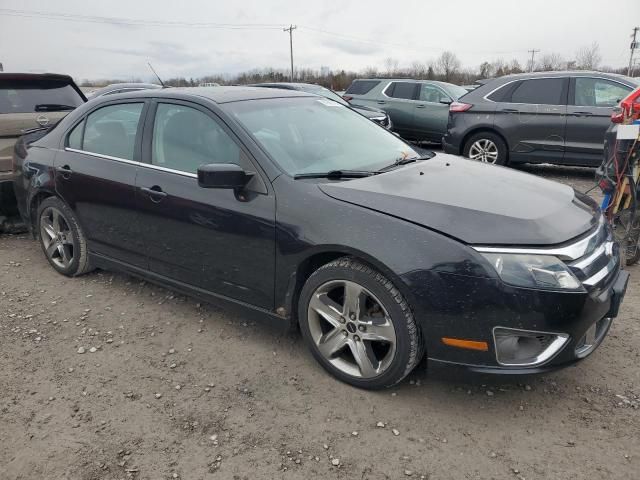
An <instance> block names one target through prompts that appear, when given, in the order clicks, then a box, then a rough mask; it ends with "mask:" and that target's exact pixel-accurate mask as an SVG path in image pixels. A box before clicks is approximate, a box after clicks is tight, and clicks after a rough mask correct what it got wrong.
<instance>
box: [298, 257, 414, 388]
mask: <svg viewBox="0 0 640 480" xmlns="http://www.w3.org/2000/svg"><path fill="white" fill-rule="evenodd" d="M298 318H299V321H300V330H301V331H302V336H303V338H304V340H305V343H306V344H307V346H308V347H309V349H310V350H311V353H312V354H313V356H314V357H315V359H316V360H317V361H318V362H319V363H320V365H322V366H323V367H324V368H325V369H326V370H327V371H328V372H329V373H331V374H332V375H333V376H335V377H336V378H338V379H339V380H342V381H343V382H346V383H348V384H350V385H353V386H356V387H360V388H366V389H380V388H385V387H391V386H392V385H395V384H396V383H398V382H400V381H401V380H402V379H403V378H405V377H406V376H407V375H408V374H409V373H410V372H411V371H412V370H413V368H414V367H415V366H416V365H417V364H418V362H419V361H420V360H421V358H422V338H421V334H420V331H419V329H418V326H417V324H416V322H415V319H414V318H413V313H412V312H411V309H410V308H409V305H408V303H407V301H406V300H405V298H404V297H403V296H402V294H401V293H400V291H399V290H398V289H397V288H396V287H395V286H394V285H393V283H392V282H391V281H390V280H389V279H388V278H386V277H385V276H384V275H382V274H381V273H380V272H378V271H376V270H374V269H372V268H371V267H369V266H367V265H365V264H363V263H360V262H358V261H357V260H355V259H352V258H349V257H344V258H340V259H338V260H335V261H333V262H331V263H328V264H326V265H324V266H323V267H321V268H319V269H318V270H316V271H315V272H314V273H313V274H312V275H311V276H310V277H309V278H308V279H307V281H306V283H305V285H304V287H303V288H302V291H301V293H300V300H299V302H298Z"/></svg>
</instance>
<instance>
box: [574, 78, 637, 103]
mask: <svg viewBox="0 0 640 480" xmlns="http://www.w3.org/2000/svg"><path fill="white" fill-rule="evenodd" d="M631 90H632V89H631V88H630V87H627V86H626V85H622V84H620V83H617V82H612V81H610V80H605V79H603V78H589V77H576V79H575V93H574V102H573V104H574V105H577V106H581V107H615V106H616V105H617V104H618V103H620V100H622V99H623V98H624V97H626V96H627V95H628V94H629V92H631Z"/></svg>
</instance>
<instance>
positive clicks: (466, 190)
mask: <svg viewBox="0 0 640 480" xmlns="http://www.w3.org/2000/svg"><path fill="white" fill-rule="evenodd" d="M319 188H320V189H321V190H322V191H323V192H324V193H325V194H326V195H329V196H330V197H333V198H335V199H338V200H341V201H344V202H348V203H352V204H355V205H359V206H362V207H365V208H368V209H371V210H375V211H378V212H382V213H385V214H388V215H392V216H395V217H398V218H401V219H404V220H407V221H409V222H412V223H415V224H418V225H421V226H424V227H426V228H429V229H431V230H435V231H438V232H441V233H443V234H445V235H447V236H450V237H453V238H456V239H458V240H461V241H463V242H465V243H468V244H477V245H537V246H540V245H554V244H560V243H563V242H566V241H568V240H570V239H572V238H574V237H577V236H579V235H581V234H583V233H585V232H587V231H588V230H590V229H592V228H594V227H595V226H596V224H597V222H598V215H597V212H598V206H597V204H596V203H595V202H594V201H593V200H590V199H589V198H588V197H587V196H585V195H582V194H579V193H576V192H575V191H574V190H573V189H572V188H570V187H568V186H566V185H562V184H560V183H556V182H552V181H549V180H545V179H542V178H539V177H536V176H534V175H530V174H526V173H522V172H518V171H514V170H511V169H508V168H505V167H498V166H495V165H488V164H484V163H480V162H474V161H471V160H466V159H462V158H460V157H456V156H453V155H445V154H438V155H436V156H435V157H434V158H432V159H430V160H425V161H422V162H419V163H416V164H410V165H407V166H406V167H400V168H398V169H396V170H392V171H390V172H387V173H384V174H380V175H374V176H371V177H365V178H360V179H355V180H350V181H344V182H335V183H326V184H321V185H319Z"/></svg>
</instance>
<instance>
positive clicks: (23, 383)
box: [0, 167, 640, 480]
mask: <svg viewBox="0 0 640 480" xmlns="http://www.w3.org/2000/svg"><path fill="white" fill-rule="evenodd" d="M526 170H528V171H532V172H534V173H538V174H541V175H544V176H546V177H550V178H553V179H556V180H559V181H563V182H565V183H570V184H572V185H573V186H575V187H576V188H578V189H581V190H586V189H587V188H588V187H589V186H591V184H592V177H593V172H592V171H591V170H585V169H562V168H554V167H527V168H526ZM594 193H595V192H594ZM630 271H631V275H632V279H631V284H630V287H629V291H628V293H627V298H626V301H625V303H624V305H623V307H622V310H621V313H620V317H619V318H618V319H617V320H616V321H615V323H614V324H613V327H612V330H611V333H610V335H609V336H608V338H607V339H606V340H605V342H604V344H603V345H602V346H601V347H600V348H599V349H598V350H597V351H596V352H595V353H594V354H593V355H592V356H591V357H589V358H587V359H586V360H585V361H583V362H582V363H580V364H578V365H577V366H575V367H571V368H568V369H565V370H563V371H559V372H556V373H553V374H549V375H545V376H538V377H531V378H492V377H478V376H470V375H468V374H465V373H464V372H461V371H457V370H451V369H431V370H430V371H429V374H428V375H427V371H426V365H424V364H423V365H420V366H419V367H418V369H417V370H416V371H415V372H414V373H413V374H412V375H411V376H410V377H409V378H408V379H407V380H406V381H404V382H403V383H402V384H400V385H399V386H397V387H396V388H394V389H392V390H387V391H383V392H373V393H371V392H366V391H360V390H356V389H354V388H351V387H348V386H346V385H343V384H341V383H338V382H337V381H335V380H333V379H332V378H331V377H330V376H328V375H327V374H326V373H325V372H324V371H323V370H322V369H321V368H320V367H319V366H318V365H317V364H316V363H315V362H314V361H313V359H312V358H311V356H310V354H308V353H307V351H306V350H305V348H304V346H303V344H302V340H301V338H300V337H299V335H298V334H294V333H289V332H287V331H286V329H285V328H284V326H282V325H278V324H276V323H271V321H265V320H263V319H260V318H253V317H252V316H249V315H248V314H247V313H246V312H239V311H233V310H222V309H220V308H219V307H216V306H213V305H200V304H198V303H197V301H196V300H193V299H190V298H186V297H184V296H181V295H177V294H174V293H172V292H170V291H167V290H165V289H162V288H158V287H155V286H152V285H150V284H148V283H146V282H143V281H140V280H138V279H134V278H131V277H128V276H125V275H121V274H112V273H110V272H94V273H92V274H89V275H87V276H84V277H81V278H77V279H67V278H65V277H62V276H60V275H58V274H57V273H55V272H54V270H53V269H52V268H50V267H49V265H48V263H47V262H46V260H45V258H44V256H43V254H42V252H41V251H40V248H39V246H38V244H37V243H36V242H34V241H33V240H31V239H30V238H28V237H27V236H3V237H0V365H1V368H0V446H1V447H0V478H2V479H3V480H4V479H29V480H33V479H47V480H54V479H86V480H89V479H127V478H133V479H150V480H151V479H153V480H155V479H173V478H182V479H209V478H211V479H214V478H221V479H256V478H259V479H271V478H284V479H309V478H323V479H325V478H326V479H333V478H337V479H356V478H357V479H399V478H416V479H419V478H423V479H426V478H428V479H456V480H459V479H463V478H473V479H475V478H478V479H490V478H495V479H505V478H507V479H509V478H516V479H522V478H526V479H547V478H553V479H584V478H589V479H600V478H602V479H618V478H624V479H635V478H638V472H639V471H640V410H639V409H638V407H639V405H640V353H639V352H640V325H639V323H638V318H639V316H640V289H638V283H639V282H640V269H639V268H638V267H633V268H631V269H630ZM80 352H84V353H80Z"/></svg>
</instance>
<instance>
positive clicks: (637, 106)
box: [611, 88, 640, 123]
mask: <svg viewBox="0 0 640 480" xmlns="http://www.w3.org/2000/svg"><path fill="white" fill-rule="evenodd" d="M620 108H621V111H620V113H619V115H620V120H618V117H617V115H616V117H615V119H614V115H615V114H616V112H615V111H614V113H613V114H611V121H612V122H613V123H622V121H623V120H624V119H625V118H627V119H629V120H631V121H633V120H637V119H639V118H640V88H636V89H635V90H634V91H633V92H631V93H630V94H629V95H627V96H626V97H625V98H624V100H622V101H621V102H620ZM616 120H617V121H616Z"/></svg>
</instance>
